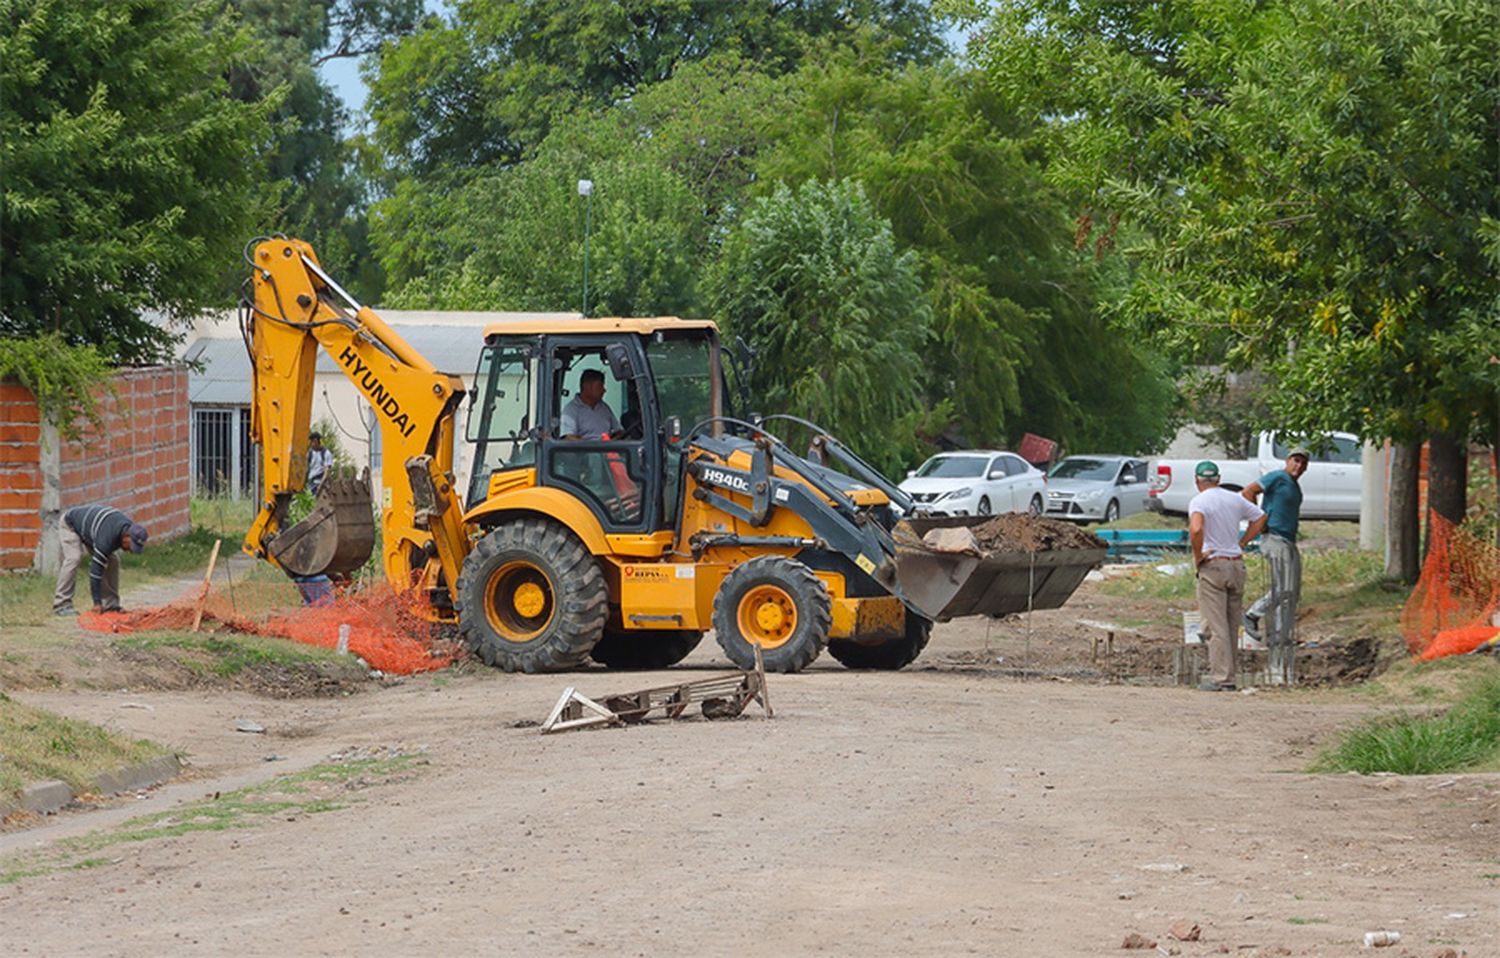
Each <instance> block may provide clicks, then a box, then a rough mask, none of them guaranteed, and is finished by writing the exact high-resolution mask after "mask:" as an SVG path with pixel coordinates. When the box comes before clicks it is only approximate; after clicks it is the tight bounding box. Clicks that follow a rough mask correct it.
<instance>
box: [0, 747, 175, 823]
mask: <svg viewBox="0 0 1500 958" xmlns="http://www.w3.org/2000/svg"><path fill="white" fill-rule="evenodd" d="M181 767H182V763H181V762H179V761H178V759H177V756H176V755H158V756H157V757H156V758H149V759H147V760H146V761H144V762H141V763H139V764H137V765H127V766H126V767H124V768H120V769H116V770H115V771H113V772H105V773H104V774H102V775H100V776H99V777H98V778H96V779H94V781H93V782H91V783H90V785H89V787H88V788H87V789H85V791H87V792H91V793H96V794H99V795H114V794H117V793H119V792H133V791H135V790H136V789H141V788H148V787H150V786H152V785H160V784H161V783H162V782H165V781H166V780H167V779H169V778H172V777H173V776H175V775H176V774H177V772H178V770H179V769H181ZM77 797H78V794H77V793H76V792H74V791H73V789H72V788H71V787H69V785H68V783H67V782H61V781H57V780H56V779H53V780H51V781H46V782H35V783H33V784H31V785H28V786H26V787H25V788H23V789H21V799H20V802H19V803H16V802H12V801H10V800H9V799H3V798H0V818H4V817H5V816H6V815H9V814H11V813H12V812H17V811H23V810H24V811H28V812H34V813H35V814H38V815H50V814H51V813H53V812H55V811H57V810H58V809H60V808H62V807H63V806H64V805H66V804H68V803H69V802H71V801H73V799H75V798H77Z"/></svg>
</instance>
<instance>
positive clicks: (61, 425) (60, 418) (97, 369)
mask: <svg viewBox="0 0 1500 958" xmlns="http://www.w3.org/2000/svg"><path fill="white" fill-rule="evenodd" d="M111 371H112V370H111V367H110V364H109V361H108V360H106V359H105V358H104V357H103V356H102V355H100V353H99V350H98V348H96V347H94V346H92V345H83V346H69V345H68V344H67V343H66V342H65V341H64V340H63V338H62V337H61V336H59V335H57V334H56V333H42V334H40V335H37V336H32V337H30V338H26V339H0V382H15V383H20V384H21V385H22V386H25V387H26V388H27V389H28V390H30V391H31V395H32V396H33V397H35V399H36V404H37V410H38V411H39V412H40V413H41V415H42V418H44V419H51V420H52V421H53V422H54V423H56V425H57V431H58V432H59V433H60V434H61V435H62V436H63V437H64V438H66V439H76V438H77V437H78V436H79V435H80V433H81V432H82V430H83V427H84V426H85V424H88V423H95V424H97V423H98V422H99V421H100V418H99V417H100V411H99V399H98V397H97V396H95V395H94V392H95V390H96V389H97V388H99V387H100V385H101V384H103V386H104V388H105V389H106V390H107V389H108V383H109V375H110V372H111Z"/></svg>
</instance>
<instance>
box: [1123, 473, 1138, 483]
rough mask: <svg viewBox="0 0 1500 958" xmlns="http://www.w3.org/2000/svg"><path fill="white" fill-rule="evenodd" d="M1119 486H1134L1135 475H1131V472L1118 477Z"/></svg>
mask: <svg viewBox="0 0 1500 958" xmlns="http://www.w3.org/2000/svg"><path fill="white" fill-rule="evenodd" d="M1120 485H1122V486H1133V485H1135V473H1133V472H1127V473H1125V475H1123V476H1121V477H1120Z"/></svg>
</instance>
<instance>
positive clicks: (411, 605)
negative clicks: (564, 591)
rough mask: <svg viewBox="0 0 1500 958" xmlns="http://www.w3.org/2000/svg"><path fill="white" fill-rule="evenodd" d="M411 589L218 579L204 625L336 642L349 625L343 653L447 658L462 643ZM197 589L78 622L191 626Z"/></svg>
mask: <svg viewBox="0 0 1500 958" xmlns="http://www.w3.org/2000/svg"><path fill="white" fill-rule="evenodd" d="M420 601H421V600H420V599H418V598H417V597H415V594H414V593H404V594H397V593H396V592H394V591H393V590H392V589H391V588H390V587H389V586H388V585H385V584H383V583H381V584H375V585H370V586H367V587H363V588H359V587H352V588H340V589H335V590H333V591H332V592H331V593H329V594H326V595H324V596H322V597H321V598H319V599H318V601H317V603H316V604H313V605H303V604H301V603H302V597H301V595H300V594H299V592H298V591H297V589H296V588H295V587H294V586H293V584H292V583H290V582H275V583H272V582H265V581H249V582H241V583H235V584H231V585H229V586H228V587H225V586H224V585H222V584H221V583H219V582H216V583H215V585H214V588H213V589H212V590H211V591H210V593H209V596H208V599H207V601H206V603H205V604H204V614H203V624H202V628H203V629H204V631H210V630H212V631H216V632H222V631H226V630H227V631H231V632H239V633H245V634H250V635H264V636H275V637H279V638H284V639H291V640H293V641H296V642H303V643H306V644H308V645H320V646H323V647H324V648H330V649H331V648H335V647H337V645H338V642H339V634H340V632H341V626H345V625H347V626H348V627H349V629H348V640H349V641H348V648H349V652H350V653H351V654H353V655H357V656H359V657H360V658H362V659H364V660H365V661H366V662H368V663H369V664H370V667H371V668H376V669H380V670H381V671H382V672H389V673H394V674H399V675H410V674H412V673H414V672H428V671H432V670H434V669H441V668H444V667H446V666H448V665H450V664H451V663H452V662H453V661H454V660H455V659H456V658H458V657H459V655H460V654H461V652H460V648H459V647H458V646H457V645H456V644H454V643H452V642H449V641H444V640H443V639H442V637H441V636H440V635H439V634H438V628H437V627H436V626H434V625H433V624H431V623H429V622H428V621H426V620H425V619H424V618H423V617H422V615H421V614H420V613H421V610H420V608H419V603H420ZM197 606H198V593H197V590H194V591H193V592H190V593H189V594H187V595H184V596H183V597H181V598H179V599H177V600H176V601H173V602H170V603H168V604H166V605H162V606H157V607H154V608H145V609H132V610H129V611H127V612H121V613H95V612H85V613H83V614H82V615H80V616H79V622H80V624H82V625H83V627H84V628H86V629H92V630H94V631H96V632H148V631H161V630H185V629H190V628H192V625H193V617H194V615H195V614H196V611H197Z"/></svg>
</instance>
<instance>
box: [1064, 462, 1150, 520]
mask: <svg viewBox="0 0 1500 958" xmlns="http://www.w3.org/2000/svg"><path fill="white" fill-rule="evenodd" d="M1150 491H1151V486H1150V483H1148V482H1147V481H1146V460H1144V459H1132V458H1130V457H1128V456H1069V457H1068V458H1066V459H1064V460H1063V461H1061V462H1059V463H1058V464H1057V465H1055V466H1053V467H1052V471H1051V472H1049V473H1047V515H1049V516H1055V517H1057V518H1059V519H1072V520H1075V521H1078V522H1114V521H1115V520H1116V519H1118V518H1120V517H1121V516H1128V515H1131V514H1132V513H1136V512H1142V511H1144V510H1145V508H1146V497H1147V494H1148V493H1149V492H1150Z"/></svg>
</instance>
